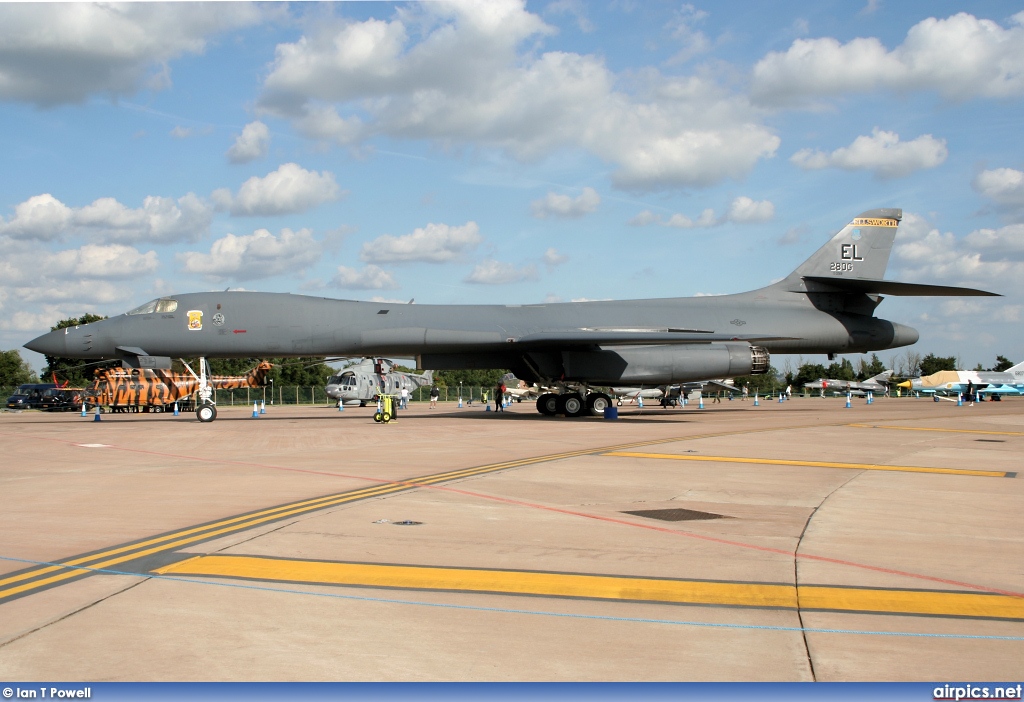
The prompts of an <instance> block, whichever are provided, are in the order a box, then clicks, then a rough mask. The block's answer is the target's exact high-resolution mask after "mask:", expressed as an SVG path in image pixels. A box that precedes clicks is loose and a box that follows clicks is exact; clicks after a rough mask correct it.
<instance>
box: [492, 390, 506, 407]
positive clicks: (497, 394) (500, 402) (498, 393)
mask: <svg viewBox="0 0 1024 702" xmlns="http://www.w3.org/2000/svg"><path fill="white" fill-rule="evenodd" d="M494 411H495V412H504V411H505V383H499V384H498V386H497V387H495V388H494Z"/></svg>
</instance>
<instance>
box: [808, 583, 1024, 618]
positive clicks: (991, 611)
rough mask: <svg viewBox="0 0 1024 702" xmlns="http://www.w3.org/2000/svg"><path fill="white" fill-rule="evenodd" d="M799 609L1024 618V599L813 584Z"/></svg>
mask: <svg viewBox="0 0 1024 702" xmlns="http://www.w3.org/2000/svg"><path fill="white" fill-rule="evenodd" d="M800 608H801V609H827V610H837V611H844V612H885V613H888V614H931V615H937V616H955V617H984V618H996V619H1024V599H1022V598H1020V597H1009V596H1007V595H983V594H978V593H973V592H934V591H927V590H871V589H861V588H843V587H825V586H819V585H813V586H810V587H801V588H800Z"/></svg>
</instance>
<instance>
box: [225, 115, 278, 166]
mask: <svg viewBox="0 0 1024 702" xmlns="http://www.w3.org/2000/svg"><path fill="white" fill-rule="evenodd" d="M269 146H270V129H269V128H268V127H267V125H265V124H263V122H250V123H249V124H247V125H245V127H243V128H242V133H241V134H239V135H238V138H237V139H235V143H234V144H233V145H232V146H231V148H230V149H228V152H227V157H228V161H230V162H231V163H249V162H250V161H255V160H256V159H258V158H263V157H264V156H266V155H267V149H268V148H269Z"/></svg>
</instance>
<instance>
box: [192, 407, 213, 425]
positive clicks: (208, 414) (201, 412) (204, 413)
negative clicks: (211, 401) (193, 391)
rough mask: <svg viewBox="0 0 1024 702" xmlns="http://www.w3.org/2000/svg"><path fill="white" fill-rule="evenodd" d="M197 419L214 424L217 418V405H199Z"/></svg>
mask: <svg viewBox="0 0 1024 702" xmlns="http://www.w3.org/2000/svg"><path fill="white" fill-rule="evenodd" d="M196 417H197V418H198V419H199V421H200V422H204V423H205V422H212V421H213V420H215V419H216V418H217V407H216V406H215V405H199V408H198V409H197V410H196Z"/></svg>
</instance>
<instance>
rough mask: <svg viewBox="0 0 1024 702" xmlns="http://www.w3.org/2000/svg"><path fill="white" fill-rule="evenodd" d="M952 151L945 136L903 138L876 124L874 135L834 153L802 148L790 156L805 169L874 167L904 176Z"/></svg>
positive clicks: (878, 171) (879, 173)
mask: <svg viewBox="0 0 1024 702" xmlns="http://www.w3.org/2000/svg"><path fill="white" fill-rule="evenodd" d="M948 155H949V150H948V149H947V148H946V140H945V139H935V138H934V137H932V135H931V134H924V135H922V136H919V137H918V138H916V139H913V140H911V141H903V142H901V141H900V136H899V134H897V133H896V132H885V131H882V130H881V129H879V128H878V127H875V128H874V129H873V130H872V131H871V136H859V137H857V138H856V139H854V140H853V143H852V144H850V145H849V146H843V147H841V148H838V149H836V150H835V151H833V152H832V153H830V154H827V153H825V152H823V151H814V150H811V149H801V150H800V151H797V152H796V153H795V154H793V155H792V156H791V157H790V159H789V160H790V162H792V163H793V164H795V165H797V166H799V167H800V168H803V169H805V170H816V169H821V168H829V167H833V168H842V169H843V170H847V171H872V172H873V173H874V174H875V176H877V177H878V178H901V177H903V176H908V175H910V174H911V173H913V172H914V171H917V170H921V169H923V168H935V167H936V166H938V165H940V164H941V163H943V162H944V161H945V160H946V156H948Z"/></svg>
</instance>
